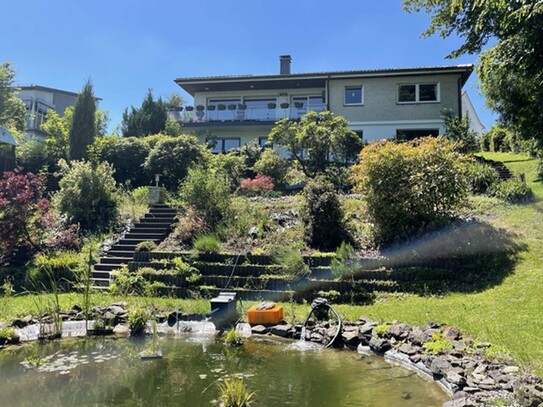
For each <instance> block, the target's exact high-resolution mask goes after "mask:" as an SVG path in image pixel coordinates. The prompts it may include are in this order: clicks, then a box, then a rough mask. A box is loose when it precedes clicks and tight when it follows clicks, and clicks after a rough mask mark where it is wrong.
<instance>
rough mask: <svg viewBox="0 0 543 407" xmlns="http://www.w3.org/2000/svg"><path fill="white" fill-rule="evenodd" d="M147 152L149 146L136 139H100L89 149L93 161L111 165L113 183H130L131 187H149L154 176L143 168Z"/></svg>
mask: <svg viewBox="0 0 543 407" xmlns="http://www.w3.org/2000/svg"><path fill="white" fill-rule="evenodd" d="M149 152H150V147H149V145H148V144H147V143H146V142H145V141H144V140H142V139H140V138H137V137H114V136H112V137H101V138H98V139H96V140H95V141H94V144H93V145H92V146H91V147H90V155H91V156H92V157H93V159H94V160H97V161H105V162H108V163H110V164H111V165H113V167H114V168H115V173H114V174H113V177H114V178H115V181H117V182H118V183H120V184H124V183H126V182H130V185H132V186H133V187H138V186H143V185H149V182H150V181H151V179H152V176H154V175H153V174H148V173H147V171H145V169H144V168H143V165H144V164H145V160H146V159H147V156H148V155H149Z"/></svg>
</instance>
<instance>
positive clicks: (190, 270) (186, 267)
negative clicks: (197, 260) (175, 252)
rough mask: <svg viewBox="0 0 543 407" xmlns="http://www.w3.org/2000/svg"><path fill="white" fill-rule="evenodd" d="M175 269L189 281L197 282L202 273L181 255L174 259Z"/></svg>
mask: <svg viewBox="0 0 543 407" xmlns="http://www.w3.org/2000/svg"><path fill="white" fill-rule="evenodd" d="M173 264H174V271H175V273H176V274H177V275H179V276H183V277H185V280H186V281H187V282H188V283H195V282H197V281H198V280H200V278H202V275H201V274H200V271H198V269H197V268H196V267H193V266H191V265H190V264H189V263H187V262H185V261H184V260H183V259H182V258H181V257H176V258H175V259H173Z"/></svg>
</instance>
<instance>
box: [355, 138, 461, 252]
mask: <svg viewBox="0 0 543 407" xmlns="http://www.w3.org/2000/svg"><path fill="white" fill-rule="evenodd" d="M453 148H454V145H453V144H452V143H451V142H450V141H448V140H447V139H445V138H443V137H426V138H422V139H418V140H414V141H412V142H409V143H401V144H397V143H394V142H392V141H384V142H383V141H381V142H375V143H372V144H370V145H368V146H367V147H366V148H364V150H362V152H361V154H360V163H359V164H357V165H355V166H354V168H353V179H354V181H355V184H356V189H357V190H358V191H359V192H361V194H362V196H363V199H364V201H365V202H366V206H367V214H368V217H369V219H370V222H372V223H373V224H374V227H375V230H374V234H375V238H376V240H377V241H381V242H392V241H397V240H402V239H406V238H409V237H412V236H413V235H416V234H418V233H421V232H424V231H427V230H431V229H433V228H435V227H436V226H439V225H443V224H445V223H447V222H449V221H450V220H451V219H452V216H453V215H454V212H455V210H456V209H457V208H458V207H459V206H460V205H461V204H462V203H463V202H464V199H465V197H466V195H467V191H468V179H467V176H466V165H465V162H466V157H465V156H462V155H461V154H459V153H456V152H455V151H454V150H453Z"/></svg>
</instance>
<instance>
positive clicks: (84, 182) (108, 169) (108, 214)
mask: <svg viewBox="0 0 543 407" xmlns="http://www.w3.org/2000/svg"><path fill="white" fill-rule="evenodd" d="M63 171H64V176H63V178H62V179H61V180H60V182H59V185H60V191H58V192H57V193H56V194H55V196H54V198H53V202H54V205H55V206H56V208H57V209H58V210H59V212H60V213H62V214H64V215H66V216H67V217H68V219H69V220H70V222H72V223H77V224H79V225H80V227H81V228H82V229H84V230H90V231H97V230H105V229H108V228H109V227H111V225H112V222H113V221H114V220H115V218H116V216H117V204H118V203H117V198H116V195H115V179H114V178H113V172H114V168H113V167H112V166H111V165H110V164H108V163H99V164H93V163H91V162H88V161H72V162H71V163H70V166H69V167H68V166H65V167H64V168H63Z"/></svg>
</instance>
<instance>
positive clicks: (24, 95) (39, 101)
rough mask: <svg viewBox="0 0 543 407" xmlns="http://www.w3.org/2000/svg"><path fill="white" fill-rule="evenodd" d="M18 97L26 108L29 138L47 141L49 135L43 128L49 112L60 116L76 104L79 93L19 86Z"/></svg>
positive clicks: (37, 86) (36, 86)
mask: <svg viewBox="0 0 543 407" xmlns="http://www.w3.org/2000/svg"><path fill="white" fill-rule="evenodd" d="M17 89H18V93H17V97H18V98H19V99H21V100H22V101H23V103H24V104H25V107H26V134H27V138H28V139H31V138H35V139H36V140H39V141H45V138H46V137H47V133H45V132H44V131H43V130H42V129H41V126H42V124H43V123H44V122H45V116H46V115H47V111H48V110H54V111H55V112H57V113H58V114H59V115H60V116H62V115H63V114H64V111H65V110H66V108H67V107H68V106H72V105H74V104H75V99H76V98H77V93H73V92H68V91H65V90H60V89H53V88H48V87H45V86H39V85H29V86H18V87H17Z"/></svg>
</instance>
